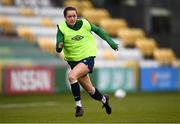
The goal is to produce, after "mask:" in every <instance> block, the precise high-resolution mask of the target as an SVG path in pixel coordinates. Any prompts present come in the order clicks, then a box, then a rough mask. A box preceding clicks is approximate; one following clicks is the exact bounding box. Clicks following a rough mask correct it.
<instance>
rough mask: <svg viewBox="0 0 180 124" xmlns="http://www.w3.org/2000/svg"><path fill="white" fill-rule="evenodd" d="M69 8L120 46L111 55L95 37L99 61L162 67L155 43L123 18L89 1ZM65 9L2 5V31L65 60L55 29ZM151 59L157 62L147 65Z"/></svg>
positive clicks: (20, 2)
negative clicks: (129, 62) (13, 34)
mask: <svg viewBox="0 0 180 124" xmlns="http://www.w3.org/2000/svg"><path fill="white" fill-rule="evenodd" d="M69 5H72V6H75V7H77V8H78V12H79V13H80V15H81V16H82V17H84V18H86V19H88V20H89V21H90V22H92V23H95V24H97V25H99V26H100V27H102V28H103V29H104V30H105V31H107V33H109V35H111V36H112V37H113V39H114V40H115V41H116V42H117V43H118V44H119V46H120V49H119V51H118V52H115V51H112V50H111V48H110V47H109V46H108V44H107V43H106V42H105V41H103V40H102V39H100V38H99V37H98V36H96V35H95V34H94V35H95V38H96V41H97V47H98V48H99V50H98V55H97V61H102V60H103V61H104V60H105V61H117V62H120V61H126V60H130V61H132V60H133V61H137V62H140V63H146V62H147V63H148V62H152V63H156V62H159V63H160V64H161V62H160V61H159V60H160V59H159V58H161V57H159V54H160V53H159V51H158V52H157V47H158V45H157V43H156V41H155V40H153V39H150V38H147V37H146V34H145V32H144V31H143V30H142V29H140V28H133V27H129V26H128V23H127V21H126V20H125V19H123V18H112V17H111V15H110V14H109V12H108V11H107V10H106V9H102V8H98V9H97V8H95V7H94V6H93V5H92V3H91V1H90V0H81V1H78V0H66V1H65V2H64V6H69ZM63 9H64V8H63V7H53V6H52V5H51V3H50V0H44V2H43V1H37V0H32V1H31V0H29V1H28V0H8V1H7V3H6V2H4V1H2V2H1V6H0V29H1V31H2V32H13V31H16V34H17V35H18V36H19V37H20V38H22V39H25V40H27V41H28V42H29V43H31V45H33V46H34V45H36V46H38V47H39V48H40V49H41V50H42V51H41V52H43V53H44V52H45V53H48V55H49V56H50V55H51V56H53V57H54V56H58V57H59V58H60V59H63V53H61V54H60V55H57V53H56V52H55V43H56V32H57V28H56V25H57V24H58V23H59V22H60V21H61V20H64V17H63ZM5 51H8V50H5ZM38 52H39V51H38ZM171 52H172V51H171ZM17 53H18V52H17ZM157 54H158V55H157ZM166 54H167V53H166ZM168 54H169V53H168ZM37 55H39V54H37ZM169 56H171V57H169V59H170V61H171V62H172V61H173V60H175V59H176V56H175V55H174V54H173V55H169ZM172 56H173V57H172ZM50 58H51V57H50ZM59 58H57V59H59ZM148 58H151V59H152V58H154V59H152V60H150V61H149V60H147V61H146V62H144V60H146V59H148ZM169 63H170V62H166V63H163V64H169Z"/></svg>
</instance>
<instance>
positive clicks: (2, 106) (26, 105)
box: [0, 101, 56, 109]
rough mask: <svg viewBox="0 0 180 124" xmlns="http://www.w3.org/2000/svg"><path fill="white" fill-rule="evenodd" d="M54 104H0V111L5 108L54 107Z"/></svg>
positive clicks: (50, 102)
mask: <svg viewBox="0 0 180 124" xmlns="http://www.w3.org/2000/svg"><path fill="white" fill-rule="evenodd" d="M55 105H56V102H53V101H49V102H31V103H16V104H11V103H10V104H0V109H1V108H2V109H6V108H28V107H41V106H55Z"/></svg>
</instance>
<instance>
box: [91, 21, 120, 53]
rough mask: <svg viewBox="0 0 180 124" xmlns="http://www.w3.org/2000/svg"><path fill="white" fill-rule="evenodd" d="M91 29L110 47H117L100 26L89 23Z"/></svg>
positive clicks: (115, 48)
mask: <svg viewBox="0 0 180 124" xmlns="http://www.w3.org/2000/svg"><path fill="white" fill-rule="evenodd" d="M91 31H93V32H94V33H96V34H97V35H98V36H99V37H101V38H102V39H103V40H105V41H106V42H107V43H108V44H109V45H110V46H111V48H112V49H114V50H117V49H118V44H117V43H115V42H114V41H113V40H112V38H111V37H110V36H109V35H108V34H107V33H106V32H105V31H104V30H103V29H101V28H100V27H98V26H96V25H94V24H91Z"/></svg>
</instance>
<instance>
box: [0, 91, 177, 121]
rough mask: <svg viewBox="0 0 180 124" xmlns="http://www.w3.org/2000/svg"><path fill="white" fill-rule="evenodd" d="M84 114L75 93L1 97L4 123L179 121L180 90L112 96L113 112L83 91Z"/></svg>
mask: <svg viewBox="0 0 180 124" xmlns="http://www.w3.org/2000/svg"><path fill="white" fill-rule="evenodd" d="M82 103H83V106H84V111H85V113H84V116H83V117H80V118H76V117H75V116H74V112H75V106H74V101H73V97H72V96H71V94H58V95H45V94H44V95H20V96H0V122H1V123H5V122H8V123H13V122H16V123H121V122H122V123H136V122H138V123H153V122H156V123H160V122H161V123H177V122H180V93H131V94H127V96H126V97H125V98H124V99H117V98H115V97H114V96H113V95H112V94H111V95H110V104H111V106H112V114H111V115H107V114H106V113H105V110H104V109H102V104H101V103H100V102H97V101H95V100H93V99H92V98H91V97H90V96H89V95H87V93H83V94H82Z"/></svg>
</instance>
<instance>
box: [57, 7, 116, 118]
mask: <svg viewBox="0 0 180 124" xmlns="http://www.w3.org/2000/svg"><path fill="white" fill-rule="evenodd" d="M77 16H78V15H77V10H76V8H74V7H66V8H65V9H64V18H65V21H62V22H60V23H59V24H58V25H57V27H58V31H57V42H56V51H57V52H58V53H60V52H61V51H62V50H63V52H64V57H65V60H66V61H67V62H68V64H69V65H70V67H71V71H70V72H69V74H68V80H69V82H70V85H71V90H72V94H73V96H74V99H75V103H76V111H75V116H76V117H80V116H82V115H83V113H84V110H83V107H82V104H81V96H80V86H79V84H80V85H81V86H82V87H83V88H84V89H85V90H86V91H87V92H88V93H89V94H90V96H91V97H92V98H94V99H95V100H98V101H101V102H102V104H103V107H104V108H105V109H106V113H107V114H111V107H110V105H109V97H108V96H107V95H102V94H101V93H100V92H99V91H98V89H96V88H95V87H94V86H93V84H92V83H91V80H90V78H89V75H88V73H92V71H93V67H94V59H95V57H96V43H95V39H94V37H93V35H92V33H91V31H93V32H95V33H96V34H97V35H98V36H100V37H101V38H102V39H104V40H105V41H106V42H107V43H108V44H109V45H110V46H111V48H112V49H114V50H118V44H116V43H115V42H114V41H113V40H112V39H111V38H110V37H109V36H108V35H107V33H105V32H104V31H103V30H102V29H101V28H99V27H97V26H95V25H94V24H91V23H90V22H88V21H87V20H86V19H78V18H77Z"/></svg>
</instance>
